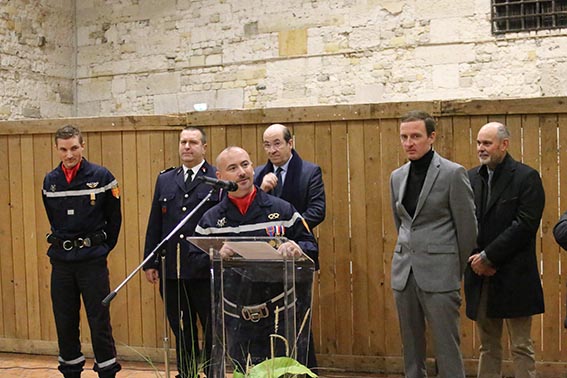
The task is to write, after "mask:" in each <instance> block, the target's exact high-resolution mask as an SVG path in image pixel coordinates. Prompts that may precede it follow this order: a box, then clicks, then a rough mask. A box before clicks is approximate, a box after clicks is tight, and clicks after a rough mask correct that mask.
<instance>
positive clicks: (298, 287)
mask: <svg viewBox="0 0 567 378" xmlns="http://www.w3.org/2000/svg"><path fill="white" fill-rule="evenodd" d="M187 240H189V241H190V242H191V243H192V244H194V245H196V246H197V247H199V248H200V249H201V250H202V251H204V252H205V253H207V254H209V256H210V259H211V293H212V294H211V295H212V298H211V299H212V300H211V303H212V316H211V318H212V321H213V324H212V330H213V346H212V355H211V361H209V363H210V364H211V374H212V376H213V377H215V378H216V377H219V378H220V377H225V376H226V373H227V372H231V371H233V370H235V369H238V370H239V371H241V372H245V371H246V367H247V366H251V365H256V364H258V363H260V362H262V361H264V360H266V359H269V358H271V357H272V356H273V357H281V356H288V357H292V358H295V359H296V360H298V361H299V362H300V363H302V364H306V361H307V353H308V348H309V336H310V328H311V300H312V286H313V274H314V272H315V265H314V263H313V261H312V260H311V259H310V258H309V257H308V256H307V255H302V256H300V257H295V258H293V257H285V256H282V255H280V254H278V253H276V250H277V247H278V246H279V245H281V244H282V243H284V242H286V241H287V239H286V238H283V237H230V238H219V237H189V238H187ZM224 245H227V246H229V247H230V248H231V249H232V250H234V251H236V252H237V254H236V255H234V256H233V257H230V258H225V259H223V258H221V255H220V253H219V251H220V250H221V248H222V247H223V246H224Z"/></svg>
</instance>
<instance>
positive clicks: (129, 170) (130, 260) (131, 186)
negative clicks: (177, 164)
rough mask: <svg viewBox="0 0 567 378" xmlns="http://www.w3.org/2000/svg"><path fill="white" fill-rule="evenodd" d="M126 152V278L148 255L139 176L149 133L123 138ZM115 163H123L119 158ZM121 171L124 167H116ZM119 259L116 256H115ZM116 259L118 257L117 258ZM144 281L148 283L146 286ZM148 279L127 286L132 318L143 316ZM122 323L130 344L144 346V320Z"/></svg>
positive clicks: (123, 259)
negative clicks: (141, 208) (124, 324)
mask: <svg viewBox="0 0 567 378" xmlns="http://www.w3.org/2000/svg"><path fill="white" fill-rule="evenodd" d="M121 147H122V148H123V150H124V151H127V152H126V153H125V154H124V155H123V156H122V159H120V160H121V161H122V165H123V167H122V171H123V175H122V177H123V178H122V180H121V181H120V183H121V185H122V191H123V195H122V197H121V201H122V214H123V217H124V218H125V219H128V222H123V223H122V231H121V234H122V235H123V240H124V244H123V247H124V252H125V254H124V257H121V258H120V262H121V263H123V262H124V263H125V271H124V277H126V276H127V275H129V274H130V273H131V272H133V271H134V270H135V269H136V268H137V267H138V266H139V265H140V263H141V262H142V260H143V253H144V252H143V251H144V245H143V244H144V239H143V238H142V237H141V235H143V231H142V229H141V228H140V223H139V214H140V210H139V207H138V206H139V202H140V200H141V198H140V192H139V187H140V186H139V182H138V172H139V169H138V167H139V166H144V163H146V164H147V161H148V160H149V151H150V138H149V132H146V131H140V132H137V133H133V132H125V133H123V135H122V146H121ZM115 159H119V157H118V156H115ZM116 168H117V169H120V167H116ZM144 199H145V200H146V202H151V200H148V199H147V198H144ZM115 256H116V255H115ZM113 257H114V256H113ZM142 281H144V282H142ZM145 281H146V278H145V275H144V273H143V271H140V274H136V275H135V276H134V277H132V279H130V281H128V284H127V286H126V289H127V290H126V293H124V294H126V295H127V298H126V304H127V306H126V307H125V308H127V309H128V313H130V314H141V313H142V298H141V295H142V285H143V284H145ZM122 321H126V323H127V325H128V332H127V335H128V338H127V339H125V340H124V341H126V340H127V342H128V344H130V345H142V341H143V337H142V335H143V329H142V327H143V325H142V317H136V316H133V317H128V316H126V317H125V318H123V320H122Z"/></svg>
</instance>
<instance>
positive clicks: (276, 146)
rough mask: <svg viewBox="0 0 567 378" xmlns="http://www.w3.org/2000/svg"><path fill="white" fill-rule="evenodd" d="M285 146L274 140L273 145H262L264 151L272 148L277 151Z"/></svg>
mask: <svg viewBox="0 0 567 378" xmlns="http://www.w3.org/2000/svg"><path fill="white" fill-rule="evenodd" d="M284 145H285V143H283V142H281V141H279V140H276V141H275V142H274V143H264V150H266V151H269V150H271V149H272V147H273V148H275V149H276V150H279V149H280V148H282V147H283V146H284Z"/></svg>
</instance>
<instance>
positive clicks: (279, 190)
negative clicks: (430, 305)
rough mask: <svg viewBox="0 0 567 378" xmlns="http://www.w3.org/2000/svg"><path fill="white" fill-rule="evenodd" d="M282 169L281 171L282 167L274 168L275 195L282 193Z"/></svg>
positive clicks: (279, 195) (278, 195)
mask: <svg viewBox="0 0 567 378" xmlns="http://www.w3.org/2000/svg"><path fill="white" fill-rule="evenodd" d="M282 171H283V169H282V167H278V169H276V177H277V178H278V185H277V186H276V187H275V188H274V190H273V194H274V196H276V197H281V195H282V189H283V181H282Z"/></svg>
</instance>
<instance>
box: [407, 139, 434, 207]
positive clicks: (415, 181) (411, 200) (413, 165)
mask: <svg viewBox="0 0 567 378" xmlns="http://www.w3.org/2000/svg"><path fill="white" fill-rule="evenodd" d="M431 159H433V149H431V150H429V152H428V153H426V154H425V155H423V156H422V157H421V158H420V159H417V160H411V161H410V170H409V175H408V182H407V185H406V192H405V193H404V199H403V200H402V204H403V205H404V207H405V208H406V211H407V212H408V214H409V215H410V216H411V217H413V215H414V214H415V209H416V207H417V200H418V199H419V194H420V193H421V188H423V183H424V182H425V176H426V175H427V170H428V169H429V164H430V163H431Z"/></svg>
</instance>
